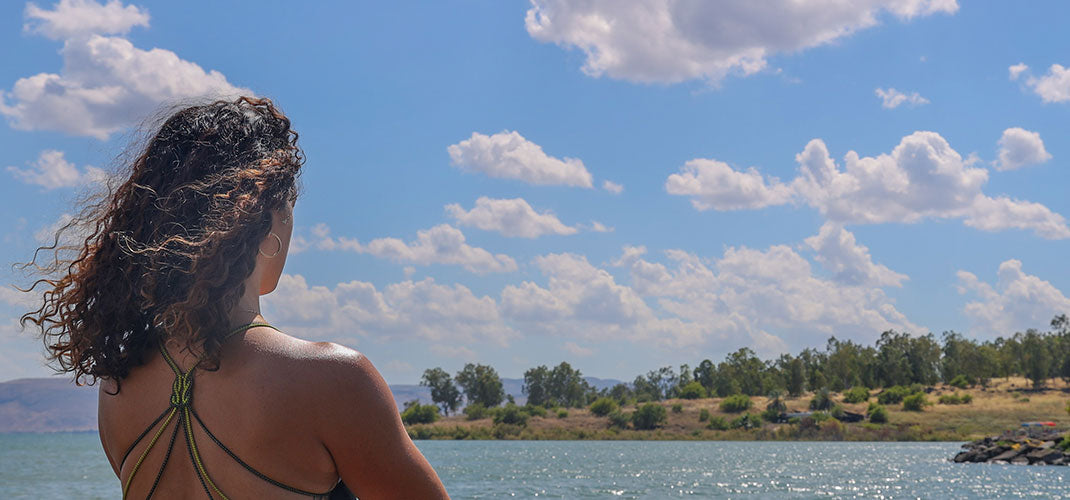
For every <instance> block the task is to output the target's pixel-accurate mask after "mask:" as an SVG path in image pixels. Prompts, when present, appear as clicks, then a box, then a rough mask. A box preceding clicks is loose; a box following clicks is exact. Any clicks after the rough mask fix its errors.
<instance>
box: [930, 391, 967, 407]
mask: <svg viewBox="0 0 1070 500" xmlns="http://www.w3.org/2000/svg"><path fill="white" fill-rule="evenodd" d="M938 401H939V403H940V404H942V405H965V404H970V403H971V402H973V396H971V395H969V394H963V395H961V396H960V395H959V394H958V393H955V394H941V395H940V398H939V400H938Z"/></svg>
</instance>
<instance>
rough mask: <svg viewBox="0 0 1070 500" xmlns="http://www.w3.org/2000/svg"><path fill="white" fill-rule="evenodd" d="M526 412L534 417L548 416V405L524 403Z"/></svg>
mask: <svg viewBox="0 0 1070 500" xmlns="http://www.w3.org/2000/svg"><path fill="white" fill-rule="evenodd" d="M524 413H527V414H528V415H531V416H533V417H543V418H545V417H546V407H545V406H541V405H533V404H528V405H524Z"/></svg>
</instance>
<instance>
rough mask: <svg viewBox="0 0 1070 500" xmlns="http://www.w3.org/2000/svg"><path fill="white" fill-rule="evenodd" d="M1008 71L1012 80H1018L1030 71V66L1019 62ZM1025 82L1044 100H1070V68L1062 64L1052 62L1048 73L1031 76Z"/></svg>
mask: <svg viewBox="0 0 1070 500" xmlns="http://www.w3.org/2000/svg"><path fill="white" fill-rule="evenodd" d="M1008 71H1009V73H1010V79H1011V80H1012V81H1013V80H1018V79H1019V78H1020V77H1021V76H1022V74H1025V73H1028V71H1029V66H1026V65H1025V64H1021V63H1019V64H1015V65H1014V66H1011V67H1010V68H1008ZM1024 83H1025V86H1026V88H1029V89H1030V90H1032V91H1033V93H1034V94H1036V95H1038V96H1040V99H1041V100H1042V101H1044V102H1067V101H1070V69H1068V68H1065V67H1063V66H1062V65H1061V64H1052V65H1051V67H1050V68H1048V72H1047V73H1046V74H1044V75H1042V76H1040V77H1035V76H1029V77H1028V78H1026V79H1025V82H1024Z"/></svg>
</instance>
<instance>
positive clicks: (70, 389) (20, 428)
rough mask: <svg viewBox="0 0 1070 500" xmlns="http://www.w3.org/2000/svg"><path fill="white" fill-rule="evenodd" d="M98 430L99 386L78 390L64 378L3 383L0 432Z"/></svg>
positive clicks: (1, 386)
mask: <svg viewBox="0 0 1070 500" xmlns="http://www.w3.org/2000/svg"><path fill="white" fill-rule="evenodd" d="M95 430H97V391H96V387H78V386H76V385H74V384H72V383H71V381H70V380H69V379H67V378H61V377H55V378H23V379H17V380H12V381H10V382H3V383H0V432H59V431H95Z"/></svg>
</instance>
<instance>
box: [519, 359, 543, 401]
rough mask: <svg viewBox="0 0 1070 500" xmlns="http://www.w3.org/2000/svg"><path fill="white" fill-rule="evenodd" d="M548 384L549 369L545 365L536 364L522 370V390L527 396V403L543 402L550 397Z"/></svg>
mask: <svg viewBox="0 0 1070 500" xmlns="http://www.w3.org/2000/svg"><path fill="white" fill-rule="evenodd" d="M549 385H550V369H549V368H547V367H546V365H542V366H537V367H535V368H531V369H529V370H528V371H526V372H524V387H523V389H522V390H523V391H524V394H526V395H527V396H528V404H533V405H541V404H545V403H546V402H547V401H548V400H549V399H550V395H549V391H548V388H549V387H548V386H549Z"/></svg>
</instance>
